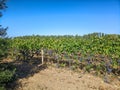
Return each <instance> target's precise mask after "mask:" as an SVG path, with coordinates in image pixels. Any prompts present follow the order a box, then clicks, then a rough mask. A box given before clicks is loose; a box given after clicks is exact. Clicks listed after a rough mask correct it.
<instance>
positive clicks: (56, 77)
mask: <svg viewBox="0 0 120 90" xmlns="http://www.w3.org/2000/svg"><path fill="white" fill-rule="evenodd" d="M80 76H81V75H80V74H79V73H76V72H73V71H69V70H66V69H56V68H53V67H49V68H47V69H44V70H42V71H40V72H39V73H36V74H34V75H33V76H31V77H29V78H24V79H19V80H18V82H19V83H21V86H19V87H18V88H17V90H120V86H119V85H120V82H119V81H116V80H115V81H112V83H111V84H107V83H105V82H103V80H102V79H101V78H99V77H95V76H93V75H90V74H84V75H83V76H82V77H80ZM114 82H115V83H114Z"/></svg>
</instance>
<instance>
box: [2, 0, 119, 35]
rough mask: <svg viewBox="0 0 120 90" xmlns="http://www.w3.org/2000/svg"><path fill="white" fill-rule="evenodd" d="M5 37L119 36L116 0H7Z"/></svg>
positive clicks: (4, 19)
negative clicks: (96, 33)
mask: <svg viewBox="0 0 120 90" xmlns="http://www.w3.org/2000/svg"><path fill="white" fill-rule="evenodd" d="M7 5H8V9H6V10H5V12H3V17H2V18H0V24H2V25H3V26H4V27H6V26H8V27H9V29H8V31H7V32H8V36H10V37H14V36H23V35H32V34H35V35H36V34H38V35H76V34H77V35H84V34H88V33H93V32H103V33H109V34H120V1H119V0H8V2H7Z"/></svg>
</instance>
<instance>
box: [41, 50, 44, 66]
mask: <svg viewBox="0 0 120 90" xmlns="http://www.w3.org/2000/svg"><path fill="white" fill-rule="evenodd" d="M41 54H42V64H43V63H44V51H43V49H42V50H41Z"/></svg>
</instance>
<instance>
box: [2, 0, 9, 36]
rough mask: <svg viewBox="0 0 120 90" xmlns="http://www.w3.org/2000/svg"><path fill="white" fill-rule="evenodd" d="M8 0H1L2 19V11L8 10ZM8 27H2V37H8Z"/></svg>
mask: <svg viewBox="0 0 120 90" xmlns="http://www.w3.org/2000/svg"><path fill="white" fill-rule="evenodd" d="M6 8H7V6H6V0H0V17H2V10H4V9H6ZM7 29H8V27H6V28H3V27H2V25H0V37H4V36H6V34H7V33H6V31H7Z"/></svg>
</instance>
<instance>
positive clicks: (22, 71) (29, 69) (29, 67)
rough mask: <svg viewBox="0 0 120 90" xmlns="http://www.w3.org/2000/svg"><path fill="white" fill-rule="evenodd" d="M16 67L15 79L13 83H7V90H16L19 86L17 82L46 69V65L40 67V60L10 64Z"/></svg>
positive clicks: (34, 59)
mask: <svg viewBox="0 0 120 90" xmlns="http://www.w3.org/2000/svg"><path fill="white" fill-rule="evenodd" d="M10 64H12V65H15V67H16V75H15V77H16V79H15V81H14V82H11V83H8V85H7V90H16V89H17V87H18V86H20V85H21V84H20V83H18V82H17V81H18V80H19V79H22V78H28V77H30V76H33V75H34V74H35V73H38V72H39V71H41V70H44V69H46V68H47V65H45V64H44V65H42V63H41V59H40V58H33V59H32V60H19V61H13V62H10Z"/></svg>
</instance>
